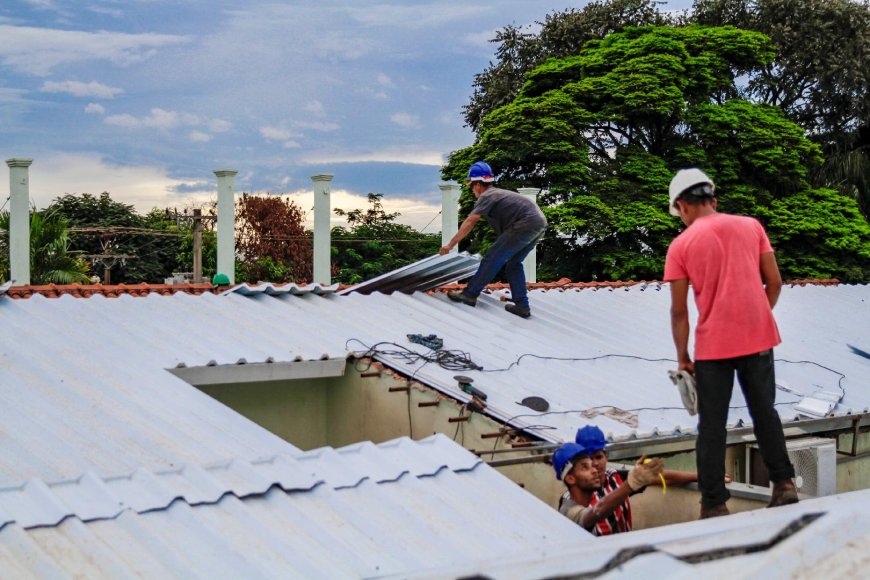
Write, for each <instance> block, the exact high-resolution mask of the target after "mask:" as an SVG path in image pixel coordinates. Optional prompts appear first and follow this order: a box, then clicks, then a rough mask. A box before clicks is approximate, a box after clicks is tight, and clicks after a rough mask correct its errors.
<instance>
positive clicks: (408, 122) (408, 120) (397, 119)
mask: <svg viewBox="0 0 870 580" xmlns="http://www.w3.org/2000/svg"><path fill="white" fill-rule="evenodd" d="M390 121H392V122H393V123H395V124H396V125H398V126H399V127H404V128H405V129H414V128H416V127H419V126H420V117H418V116H417V115H412V114H410V113H395V114H393V115H390Z"/></svg>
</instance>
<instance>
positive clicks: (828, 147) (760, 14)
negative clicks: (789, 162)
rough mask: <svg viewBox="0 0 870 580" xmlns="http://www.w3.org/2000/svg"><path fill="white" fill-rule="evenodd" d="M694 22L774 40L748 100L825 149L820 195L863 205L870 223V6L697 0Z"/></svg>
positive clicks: (838, 0)
mask: <svg viewBox="0 0 870 580" xmlns="http://www.w3.org/2000/svg"><path fill="white" fill-rule="evenodd" d="M693 19H694V20H695V21H696V22H699V23H701V24H707V25H724V24H730V25H734V26H737V27H740V28H744V29H747V30H755V31H758V32H762V33H764V34H766V35H768V36H769V37H770V38H771V41H772V43H773V46H774V48H775V49H776V52H777V54H776V57H775V58H774V59H773V60H772V61H771V62H770V63H769V64H768V65H767V66H765V67H763V68H762V69H761V70H760V71H758V73H757V74H755V75H753V76H752V77H750V78H749V79H747V83H746V87H745V93H746V96H747V98H749V99H752V100H754V101H757V102H764V103H768V104H771V105H775V106H778V107H781V108H782V109H783V110H784V111H785V113H786V115H787V116H788V118H789V119H791V120H792V121H794V122H796V123H797V124H798V125H800V126H801V127H803V128H804V129H805V130H806V132H807V134H808V135H809V136H810V138H811V139H812V140H814V141H815V142H817V143H819V144H820V145H821V146H822V152H823V155H824V162H823V164H822V165H821V166H819V167H816V168H813V172H812V175H811V180H812V183H813V185H814V186H816V187H833V188H835V189H838V190H839V191H841V192H842V193H845V194H847V195H850V196H853V197H855V198H856V199H857V200H858V203H859V205H860V206H861V208H862V211H863V213H864V216H865V217H866V218H868V219H870V191H868V182H870V4H868V3H867V2H866V1H864V2H859V1H854V0H697V1H696V2H695V6H694V14H693Z"/></svg>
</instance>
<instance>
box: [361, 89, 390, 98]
mask: <svg viewBox="0 0 870 580" xmlns="http://www.w3.org/2000/svg"><path fill="white" fill-rule="evenodd" d="M355 91H356V92H357V93H358V94H360V95H362V96H364V97H370V98H372V99H376V100H379V101H384V100H386V99H389V98H390V96H389V95H388V94H387V92H386V91H380V90H375V89H373V88H371V87H358V88H357V89H355Z"/></svg>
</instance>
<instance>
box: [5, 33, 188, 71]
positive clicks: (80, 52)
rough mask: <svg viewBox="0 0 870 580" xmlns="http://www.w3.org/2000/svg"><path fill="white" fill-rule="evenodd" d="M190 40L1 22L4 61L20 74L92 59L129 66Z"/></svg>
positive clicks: (48, 69)
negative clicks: (15, 24)
mask: <svg viewBox="0 0 870 580" xmlns="http://www.w3.org/2000/svg"><path fill="white" fill-rule="evenodd" d="M190 41H191V38H190V37H188V36H177V35H172V34H152V33H146V34H125V33H121V32H107V31H103V30H101V31H96V32H84V31H79V30H57V29H53V28H34V27H27V26H8V25H0V64H2V65H4V66H6V67H9V68H11V69H13V70H14V71H16V72H19V73H24V74H32V75H37V76H46V75H48V74H49V73H51V71H52V70H53V69H54V68H55V67H58V66H62V65H69V64H73V63H82V62H89V61H109V62H111V63H114V64H117V65H120V66H127V65H129V64H132V63H137V62H141V61H143V60H146V59H148V58H150V57H152V56H154V55H155V54H156V53H157V49H159V48H163V47H167V46H175V45H178V44H184V43H187V42H190Z"/></svg>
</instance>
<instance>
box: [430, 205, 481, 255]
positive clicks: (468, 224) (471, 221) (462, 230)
mask: <svg viewBox="0 0 870 580" xmlns="http://www.w3.org/2000/svg"><path fill="white" fill-rule="evenodd" d="M479 219H480V216H479V215H478V214H475V213H473V214H470V215H469V216H468V217H467V218H465V220H464V221H463V222H462V225H461V226H459V231H457V232H456V235H455V236H453V238H452V239H451V240H450V241H449V242H447V245H446V246H443V247H442V248H441V249H440V250H438V253H439V254H441V255H442V256H443V255H444V254H447V253H448V252H450V250H452V249H453V248H454V247H455V246H456V244H458V243H459V242H461V241H462V240H464V239H465V236H467V235H468V234H470V233H471V230H473V229H474V226H475V225H477V221H478V220H479Z"/></svg>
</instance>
